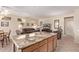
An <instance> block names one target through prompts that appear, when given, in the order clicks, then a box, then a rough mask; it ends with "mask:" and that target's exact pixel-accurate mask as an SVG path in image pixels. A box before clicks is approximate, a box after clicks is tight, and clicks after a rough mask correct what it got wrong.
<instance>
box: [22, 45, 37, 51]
mask: <svg viewBox="0 0 79 59" xmlns="http://www.w3.org/2000/svg"><path fill="white" fill-rule="evenodd" d="M37 48H38V43H36V44H33V45H31V46H29V47H27V48H24V49H23V52H33V51H34V50H36V49H37Z"/></svg>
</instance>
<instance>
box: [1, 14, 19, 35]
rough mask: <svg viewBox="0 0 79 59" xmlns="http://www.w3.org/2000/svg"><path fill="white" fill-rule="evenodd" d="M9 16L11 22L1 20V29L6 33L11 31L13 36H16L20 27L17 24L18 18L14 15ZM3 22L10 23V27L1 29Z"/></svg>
mask: <svg viewBox="0 0 79 59" xmlns="http://www.w3.org/2000/svg"><path fill="white" fill-rule="evenodd" d="M8 16H9V17H11V20H1V19H0V29H2V30H4V31H9V30H11V35H16V29H18V25H19V23H18V22H17V18H18V16H14V15H8ZM1 22H9V26H8V27H1Z"/></svg>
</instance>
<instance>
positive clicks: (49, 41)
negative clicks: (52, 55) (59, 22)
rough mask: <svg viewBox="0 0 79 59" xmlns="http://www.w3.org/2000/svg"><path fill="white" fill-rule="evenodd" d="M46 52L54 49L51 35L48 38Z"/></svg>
mask: <svg viewBox="0 0 79 59" xmlns="http://www.w3.org/2000/svg"><path fill="white" fill-rule="evenodd" d="M47 47H48V52H52V51H54V39H53V38H52V37H50V38H48V45H47Z"/></svg>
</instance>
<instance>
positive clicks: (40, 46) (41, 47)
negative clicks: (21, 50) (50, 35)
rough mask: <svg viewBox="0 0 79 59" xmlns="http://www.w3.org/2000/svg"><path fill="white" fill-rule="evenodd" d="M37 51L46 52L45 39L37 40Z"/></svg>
mask: <svg viewBox="0 0 79 59" xmlns="http://www.w3.org/2000/svg"><path fill="white" fill-rule="evenodd" d="M39 52H47V40H46V39H45V40H43V41H41V42H39Z"/></svg>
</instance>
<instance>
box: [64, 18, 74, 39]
mask: <svg viewBox="0 0 79 59" xmlns="http://www.w3.org/2000/svg"><path fill="white" fill-rule="evenodd" d="M73 22H74V18H73V17H65V18H64V34H65V35H66V36H72V37H73V36H74V30H73V29H74V23H73Z"/></svg>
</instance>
